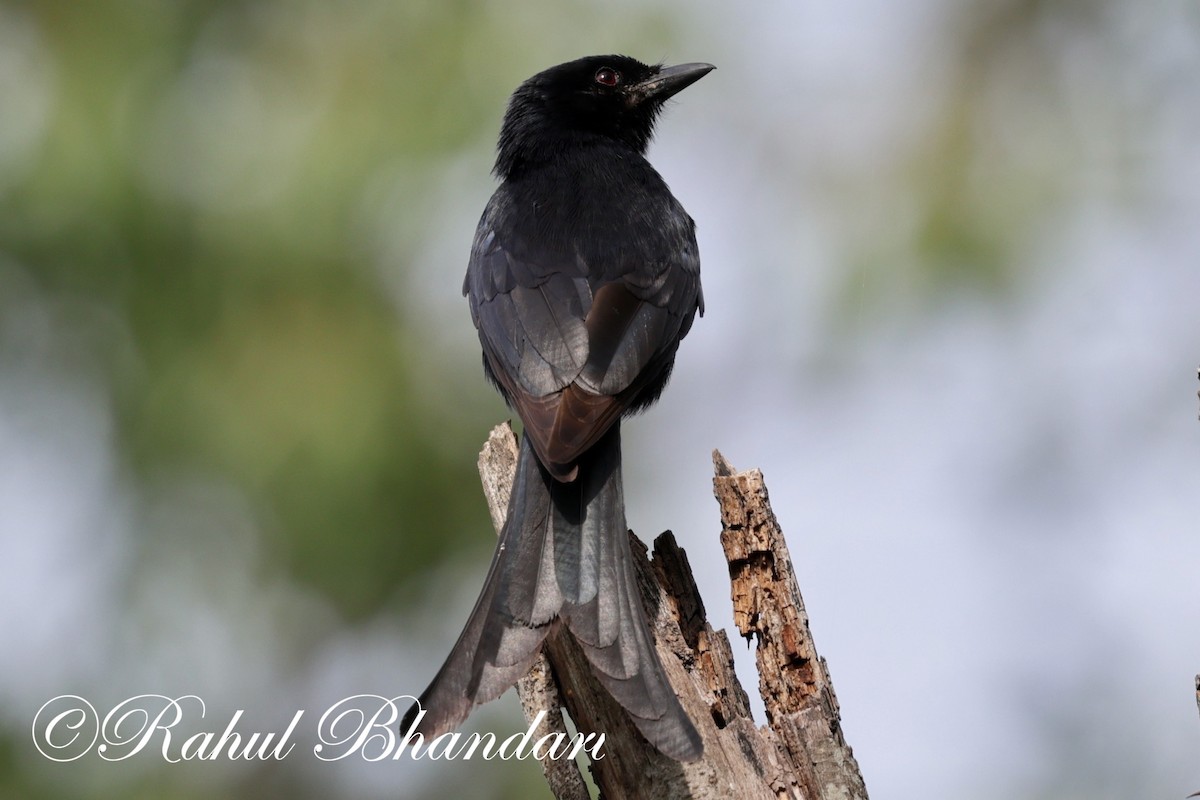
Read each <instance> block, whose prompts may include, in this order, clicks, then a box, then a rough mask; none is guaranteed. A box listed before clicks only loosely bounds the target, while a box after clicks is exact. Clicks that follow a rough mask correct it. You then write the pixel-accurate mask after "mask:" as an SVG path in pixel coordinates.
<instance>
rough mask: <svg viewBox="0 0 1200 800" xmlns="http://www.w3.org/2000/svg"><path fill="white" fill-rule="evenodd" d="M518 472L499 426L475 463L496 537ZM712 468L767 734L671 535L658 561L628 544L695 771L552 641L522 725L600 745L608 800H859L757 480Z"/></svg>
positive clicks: (823, 672)
mask: <svg viewBox="0 0 1200 800" xmlns="http://www.w3.org/2000/svg"><path fill="white" fill-rule="evenodd" d="M516 461H517V441H516V438H515V436H514V434H513V431H512V428H511V427H510V426H509V425H508V424H507V423H505V424H503V425H499V426H497V427H496V428H495V429H494V430H493V431H492V433H491V435H490V436H489V437H488V441H487V444H486V445H485V446H484V448H483V452H482V453H480V456H479V471H480V475H481V476H482V478H483V484H484V492H485V494H486V495H487V501H488V507H489V509H490V510H491V514H492V522H493V523H494V524H495V526H496V529H497V530H499V529H500V528H501V527H502V525H503V524H504V516H505V514H506V513H507V507H508V496H509V493H510V492H511V490H512V481H513V472H514V469H515V466H516ZM713 461H714V464H715V466H716V477H715V478H714V480H713V486H714V490H715V493H716V496H717V500H718V502H719V503H720V506H721V522H722V532H721V544H722V546H723V547H724V548H725V556H726V559H727V560H728V562H729V574H730V579H731V581H732V586H733V605H734V619H735V621H736V623H737V625H738V629H739V631H740V632H741V634H742V636H744V637H746V638H747V639H749V638H751V637H754V638H756V639H757V642H758V645H757V661H758V671H759V692H760V694H761V695H762V698H763V701H764V703H765V704H766V709H767V721H768V725H767V726H765V727H761V728H760V727H758V726H756V725H755V724H754V721H753V719H752V718H751V715H750V700H749V697H748V696H747V694H746V691H745V690H744V689H743V688H742V686H741V684H740V683H739V682H738V679H737V676H736V674H735V673H734V668H733V652H732V650H731V648H730V644H729V638H728V637H727V636H726V635H725V632H724V631H715V630H713V628H712V626H711V625H709V623H708V621H707V618H706V614H705V610H704V603H703V601H702V600H701V599H700V594H699V592H698V591H697V589H696V583H695V580H694V579H693V578H692V572H691V568H690V566H689V565H688V560H687V554H686V553H685V552H684V551H683V550H682V549H681V548H680V547H679V546H678V545H677V544H676V542H675V537H674V535H673V534H672V533H671V532H670V531H667V532H666V533H664V534H662V535H661V536H659V537H658V538H657V539H656V540H655V541H654V557H653V560H651V559H649V558H648V557H647V549H646V546H645V545H644V544H642V542H641V540H640V539H638V538H637V537H636V536H634V535H633V533H632V531H631V532H630V534H629V535H630V542H631V544H632V546H633V557H634V562H635V567H636V569H637V573H638V578H639V582H640V585H641V588H642V599H643V601H644V602H645V606H646V612H647V614H648V615H649V617H648V618H649V619H650V623H651V628H652V629H653V631H654V636H655V641H656V644H657V647H658V653H659V656H660V657H661V658H662V661H663V666H664V667H665V668H666V672H667V676H668V678H669V679H670V681H671V685H672V686H673V687H675V691H676V694H677V695H678V696H679V699H680V701H681V702H682V703H683V707H684V708H685V709H686V710H687V712H688V714H689V715H690V716H691V718H692V721H693V722H694V723H695V724H696V727H697V728H698V729H699V731H700V734H701V735H702V736H703V737H704V755H703V757H702V758H701V759H700V760H698V761H694V762H690V763H680V762H677V761H674V760H673V759H670V758H667V757H666V756H663V755H662V754H660V753H659V752H658V751H657V750H655V749H654V748H653V747H651V746H650V745H649V744H647V743H646V741H645V740H644V739H643V738H642V737H641V735H640V734H639V733H638V732H637V729H636V728H634V726H633V724H632V723H631V722H630V721H629V718H628V717H627V715H626V714H625V712H624V710H623V709H622V708H621V707H620V706H619V705H617V703H616V702H615V701H614V700H613V699H612V698H611V697H610V696H609V695H608V693H607V692H606V691H605V690H604V689H603V687H601V686H600V684H599V683H598V682H597V681H596V679H595V678H594V677H593V676H592V671H591V667H590V665H589V664H588V662H587V660H586V658H585V657H584V655H583V653H582V652H581V651H580V649H579V648H578V646H577V645H576V644H575V642H574V641H573V640H572V639H571V637H570V635H569V634H567V633H565V632H560V633H558V634H554V635H552V636H551V637H550V638H548V639H547V640H546V644H545V646H544V648H543V655H541V656H539V657H538V660H537V662H536V663H535V664H534V666H533V668H532V669H531V670H530V673H529V674H528V675H527V676H526V677H525V678H523V679H522V680H521V682H520V683H518V684H517V691H518V693H519V694H520V696H521V706H522V709H523V710H524V712H525V716H526V719H528V720H532V719H533V718H534V717H535V716H536V715H537V713H538V712H539V711H545V712H546V717H545V719H544V720H543V723H542V729H540V730H539V731H538V734H537V735H538V736H541V735H544V734H545V733H551V732H559V731H561V732H564V733H565V732H567V731H566V728H565V723H564V721H563V715H562V711H563V709H564V708H565V709H566V710H567V713H568V714H569V715H570V717H571V719H572V720H573V721H574V723H575V725H576V727H577V728H578V729H579V730H580V731H583V732H585V733H591V732H602V733H604V735H605V740H604V747H603V753H604V757H603V758H601V759H598V760H596V761H593V762H592V764H591V772H592V776H593V778H594V779H595V781H596V784H597V785H598V786H599V787H600V791H601V796H602V797H605V798H610V799H611V800H617V799H618V798H632V799H633V800H638V799H639V798H645V799H646V800H675V799H676V798H679V799H682V798H698V799H700V800H709V799H710V798H711V799H713V800H715V799H716V798H721V800H725V798H729V797H737V798H739V800H751V799H752V798H763V799H764V800H767V799H768V798H769V799H770V800H776V799H777V798H797V800H835V799H836V800H860V799H861V800H866V797H867V792H866V788H865V786H864V785H863V780H862V776H861V775H860V774H859V771H858V764H857V763H856V762H855V760H854V756H853V754H852V753H851V750H850V747H849V746H848V745H847V744H846V741H845V738H844V737H843V735H842V728H841V719H840V717H839V712H838V704H837V698H836V696H835V695H834V692H833V684H832V683H831V682H830V679H829V672H828V668H827V667H826V665H825V661H824V659H822V658H821V657H820V656H819V655H818V654H817V650H816V647H815V646H814V644H813V640H812V634H811V633H810V631H809V628H808V617H807V615H806V613H805V611H804V601H803V599H802V598H801V597H800V590H799V587H798V586H797V583H796V578H795V575H794V573H793V572H792V563H791V558H790V556H789V555H788V550H787V545H786V544H785V543H784V540H783V532H782V530H780V528H779V523H778V522H777V521H776V519H775V515H774V513H773V512H772V511H771V507H770V504H769V501H768V498H767V490H766V486H765V485H764V483H763V477H762V473H761V472H759V471H758V470H752V471H750V472H741V473H734V471H733V469H732V468H731V467H730V466H729V464H728V463H727V462H726V461H725V459H724V458H723V457H722V456H721V455H720V453H717V452H715V451H714V453H713ZM542 768H543V770H544V771H545V774H546V779H547V782H548V783H549V785H550V788H551V791H552V792H553V793H554V796H555V797H556V798H559V799H560V800H565V799H568V798H569V799H570V800H584V798H587V797H588V793H587V788H586V783H585V781H584V779H583V776H582V775H581V774H580V772H579V768H578V766H577V765H576V764H575V762H573V761H563V762H560V761H553V760H547V761H545V762H543V764H542Z"/></svg>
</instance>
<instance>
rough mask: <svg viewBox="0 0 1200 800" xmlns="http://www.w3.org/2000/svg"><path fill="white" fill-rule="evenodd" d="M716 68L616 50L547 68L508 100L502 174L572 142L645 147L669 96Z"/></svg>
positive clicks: (498, 163) (498, 164) (500, 156)
mask: <svg viewBox="0 0 1200 800" xmlns="http://www.w3.org/2000/svg"><path fill="white" fill-rule="evenodd" d="M713 69H715V67H713V65H712V64H679V65H678V66H673V67H666V66H663V65H662V64H643V63H642V62H640V61H638V60H637V59H635V58H630V57H629V56H618V55H609V56H588V57H586V58H580V59H577V60H575V61H568V62H567V63H565V64H559V65H558V66H556V67H551V68H550V69H547V70H545V71H543V72H539V73H538V74H537V75H534V76H533V77H532V78H530V79H529V80H527V81H525V82H524V83H522V84H521V85H520V86H519V87H518V88H517V90H516V91H515V92H513V96H512V99H511V100H510V101H509V103H508V111H507V113H505V115H504V124H503V125H502V126H501V129H500V146H499V154H498V156H497V158H496V173H497V174H498V175H501V176H502V177H508V176H509V175H510V174H511V173H512V171H513V170H514V169H516V168H518V167H519V166H520V165H521V164H522V163H525V162H527V161H529V160H533V159H536V158H538V157H542V156H545V155H546V154H547V153H548V152H553V148H555V147H560V146H562V143H563V142H564V141H568V142H569V141H572V140H574V141H586V140H588V139H592V140H595V139H597V138H603V139H610V140H614V141H617V142H620V143H621V144H623V145H625V146H627V147H629V148H630V149H632V150H634V151H635V152H637V153H639V154H643V153H645V151H646V146H647V145H648V144H649V143H650V137H651V135H652V134H653V133H654V122H655V120H656V119H657V118H658V114H659V112H660V111H661V110H662V107H663V103H665V102H666V101H667V99H668V98H670V97H672V96H673V95H675V94H676V93H677V92H679V91H681V90H683V89H685V88H687V87H688V86H690V85H692V84H693V83H695V82H696V81H698V80H700V79H701V78H703V77H704V76H705V75H707V74H708V73H709V72H711V71H712V70H713Z"/></svg>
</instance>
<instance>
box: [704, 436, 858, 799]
mask: <svg viewBox="0 0 1200 800" xmlns="http://www.w3.org/2000/svg"><path fill="white" fill-rule="evenodd" d="M713 464H714V466H715V468H716V473H717V474H716V477H715V478H714V479H713V488H714V491H715V492H716V495H717V501H718V502H719V503H720V506H721V528H722V530H721V545H722V547H724V548H725V559H726V560H727V561H728V562H729V578H730V582H731V584H732V588H733V620H734V623H735V624H736V625H737V627H738V630H739V631H740V632H741V634H742V636H745V637H746V638H750V637H755V638H756V639H757V640H758V644H757V648H756V657H757V659H756V660H757V663H758V676H759V694H760V695H761V696H762V699H763V703H764V705H765V706H766V711H767V723H768V724H769V725H770V726H771V728H772V730H774V731H775V732H776V733H777V734H778V735H779V739H780V741H781V742H782V743H783V746H784V748H785V749H786V750H787V753H788V755H789V756H790V757H791V761H792V763H793V764H794V765H795V766H796V770H797V776H798V778H799V779H800V783H801V786H803V788H804V795H805V797H808V798H822V800H832V798H854V799H855V800H857V799H858V798H864V799H865V798H866V796H867V790H866V787H865V786H864V785H863V780H862V775H861V774H860V772H859V769H858V763H857V762H856V761H855V760H854V754H853V752H852V751H851V750H850V747H849V745H847V744H846V740H845V737H844V736H843V734H842V725H841V716H840V713H839V710H838V702H837V695H836V694H834V691H833V683H832V682H831V681H830V679H829V669H828V667H827V666H826V664H825V659H823V658H821V657H820V656H819V655H818V654H817V648H816V645H815V644H814V642H813V638H812V631H811V630H809V626H808V614H807V612H806V611H805V610H804V598H802V597H801V596H800V587H799V585H798V584H797V582H796V573H795V571H794V570H793V569H792V560H791V556H790V555H789V553H788V547H787V543H786V542H785V541H784V538H783V530H782V529H781V528H780V527H779V521H778V520H777V519H776V518H775V513H774V512H773V511H772V510H771V503H770V499H769V498H768V496H767V487H766V484H765V483H764V482H763V476H762V473H761V472H760V471H758V470H756V469H755V470H750V471H748V472H740V473H735V472H734V470H733V468H732V467H730V465H729V463H728V462H727V461H726V460H725V459H724V457H723V456H722V455H721V454H720V453H719V452H717V451H715V450H714V451H713Z"/></svg>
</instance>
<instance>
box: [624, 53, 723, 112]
mask: <svg viewBox="0 0 1200 800" xmlns="http://www.w3.org/2000/svg"><path fill="white" fill-rule="evenodd" d="M714 69H716V67H714V66H713V65H712V64H700V63H696V64H678V65H676V66H674V67H663V68H662V69H660V70H659V71H658V73H657V74H656V75H654V76H653V77H651V78H649V79H648V80H644V81H642V82H641V83H635V84H633V85H632V86H630V87H629V99H630V101H631V103H632V104H634V105H636V104H638V103H644V102H645V101H647V100H655V101H658V102H660V103H661V102H662V101H663V100H666V99H667V98H668V97H671V96H672V95H674V94H677V93H679V92H682V91H683V90H684V89H686V88H687V87H689V86H691V85H692V84H693V83H695V82H696V81H698V80H700V79H701V78H703V77H704V76H705V75H707V74H708V73H710V72H712V71H713V70H714Z"/></svg>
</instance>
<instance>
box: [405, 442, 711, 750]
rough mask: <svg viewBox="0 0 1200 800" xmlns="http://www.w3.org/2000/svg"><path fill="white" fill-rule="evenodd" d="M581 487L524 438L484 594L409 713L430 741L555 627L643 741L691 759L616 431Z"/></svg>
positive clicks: (501, 686) (504, 681) (587, 464)
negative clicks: (657, 631) (633, 533)
mask: <svg viewBox="0 0 1200 800" xmlns="http://www.w3.org/2000/svg"><path fill="white" fill-rule="evenodd" d="M579 467H580V469H579V477H578V479H577V480H575V481H573V482H570V483H564V482H560V481H558V480H556V479H554V478H552V477H551V476H550V475H549V473H547V472H546V471H545V469H544V468H542V467H541V465H540V464H539V463H538V460H537V457H536V455H535V454H534V451H533V447H532V445H531V444H530V442H529V441H528V440H527V439H522V442H521V451H520V456H519V457H518V460H517V477H516V481H515V483H514V486H513V492H512V497H511V499H510V501H509V509H508V519H507V520H506V522H505V525H504V529H503V530H502V531H501V534H500V541H499V544H498V545H497V548H496V555H495V557H494V558H493V559H492V566H491V568H490V569H489V570H488V575H487V578H486V579H485V581H484V587H483V591H482V592H481V593H480V596H479V600H478V601H476V603H475V608H474V609H473V610H472V612H471V616H470V618H469V619H468V621H467V625H466V627H465V628H464V630H463V632H462V634H461V635H460V636H459V639H458V641H457V642H456V643H455V645H454V648H453V649H452V650H451V652H450V655H449V656H448V657H447V659H446V662H445V664H443V666H442V668H441V670H440V671H439V672H438V674H437V675H436V676H435V677H434V679H433V682H432V683H431V684H430V686H429V688H428V689H426V690H425V692H424V694H422V695H421V697H420V698H419V700H418V705H414V706H413V708H411V709H410V710H409V712H408V714H407V715H406V717H405V721H404V723H403V729H404V730H408V729H409V728H410V727H411V725H412V722H413V719H414V718H415V715H416V713H417V712H418V711H419V710H421V709H424V710H425V712H426V713H425V716H424V717H422V718H421V720H420V721H419V722H418V723H417V727H416V731H417V732H420V733H422V734H425V735H426V736H436V735H438V734H440V733H443V732H445V731H448V730H451V729H453V728H455V727H457V726H458V725H459V724H461V723H462V722H463V721H464V720H465V719H466V717H467V715H468V714H469V713H470V710H471V708H472V706H474V705H476V704H479V703H485V702H487V701H489V700H492V699H494V698H496V697H498V696H499V695H501V694H503V693H504V691H505V690H506V689H507V688H508V687H509V686H511V685H513V684H514V683H516V681H517V680H518V679H519V678H520V677H521V676H522V675H523V674H524V673H525V672H526V671H527V670H528V669H529V666H530V664H532V662H533V659H534V657H535V656H536V654H537V652H538V649H539V648H540V646H541V644H542V641H543V640H544V639H545V637H546V635H547V634H548V633H549V632H550V630H551V629H552V628H553V626H554V625H555V624H557V621H558V620H560V619H561V620H562V621H563V622H564V623H565V624H566V626H567V628H568V630H570V632H571V634H572V636H574V638H575V639H576V641H578V642H579V644H580V647H581V648H582V650H583V652H584V654H585V655H586V657H587V659H588V661H589V663H591V665H592V666H593V668H594V672H595V674H596V677H597V679H598V680H599V681H600V683H601V684H602V685H603V686H604V687H605V689H607V690H608V692H609V693H610V694H611V695H612V696H613V698H614V699H615V700H616V701H617V702H618V703H619V704H620V705H621V706H622V707H624V708H625V709H626V711H628V712H629V714H630V717H631V718H632V720H633V722H634V724H635V725H636V726H637V727H638V729H639V730H640V731H641V732H642V734H643V735H644V736H645V737H646V739H647V740H648V741H649V742H650V743H651V744H653V745H654V746H655V747H657V748H658V749H659V750H660V751H662V752H663V753H665V754H666V755H668V756H671V757H673V758H676V759H679V760H692V759H695V758H698V757H699V756H700V754H701V752H702V749H703V748H702V744H701V740H700V735H699V733H697V731H696V729H695V727H694V726H693V725H692V723H691V721H690V720H689V719H688V717H687V714H686V712H685V711H684V710H683V707H682V706H681V705H680V703H679V699H678V698H677V697H676V696H675V693H674V690H673V689H672V688H671V685H670V682H669V681H668V680H667V677H666V674H665V672H664V671H663V666H662V662H661V661H660V660H659V658H658V653H657V651H656V650H655V649H654V640H653V637H652V636H651V634H650V629H649V627H648V626H647V624H646V615H645V612H644V610H643V606H642V600H641V595H640V592H639V590H638V585H637V578H636V575H635V573H634V569H633V556H632V553H631V551H630V549H629V537H628V533H627V529H626V526H625V506H624V498H623V492H622V487H621V444H620V432H619V425H613V427H612V428H611V429H610V430H609V431H608V432H607V433H606V434H605V435H604V436H603V437H602V438H601V439H600V440H599V441H598V442H596V444H595V445H594V446H593V447H592V448H591V450H590V451H589V452H588V453H587V455H586V456H585V457H584V459H583V460H581V462H580V465H579Z"/></svg>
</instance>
